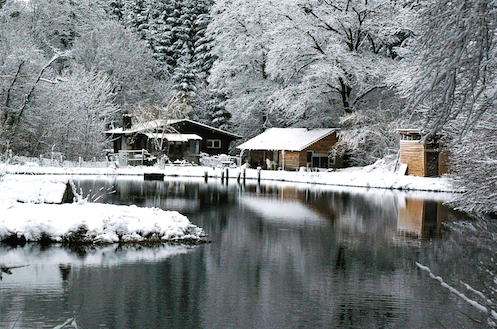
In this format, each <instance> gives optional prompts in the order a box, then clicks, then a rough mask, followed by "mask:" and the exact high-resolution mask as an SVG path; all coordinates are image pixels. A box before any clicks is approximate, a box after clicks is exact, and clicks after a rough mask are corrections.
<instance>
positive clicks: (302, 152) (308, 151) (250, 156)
mask: <svg viewBox="0 0 497 329" xmlns="http://www.w3.org/2000/svg"><path fill="white" fill-rule="evenodd" d="M338 131H339V129H337V128H320V129H307V128H270V129H268V130H266V131H265V132H263V133H262V134H260V135H258V136H255V137H254V138H252V139H250V140H248V141H246V142H245V143H243V144H241V145H239V146H237V148H238V149H240V150H241V152H242V157H243V159H244V160H245V162H247V163H248V164H249V165H250V166H251V167H254V168H255V167H259V166H260V167H261V168H263V169H277V168H281V169H283V170H298V169H299V168H301V167H306V168H324V169H330V168H340V167H342V165H343V160H342V158H341V157H338V156H337V155H335V152H333V146H334V145H335V144H336V143H337V141H338V135H337V133H338Z"/></svg>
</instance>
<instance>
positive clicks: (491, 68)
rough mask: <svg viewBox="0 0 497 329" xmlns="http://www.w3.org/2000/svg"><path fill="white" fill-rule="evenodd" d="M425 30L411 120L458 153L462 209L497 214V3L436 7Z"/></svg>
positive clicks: (408, 93)
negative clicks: (420, 121) (439, 135)
mask: <svg viewBox="0 0 497 329" xmlns="http://www.w3.org/2000/svg"><path fill="white" fill-rule="evenodd" d="M418 24H419V30H420V32H419V33H418V37H417V38H416V42H415V43H414V44H413V46H412V48H411V52H410V53H409V52H408V53H406V54H405V60H404V61H405V63H406V66H407V68H408V69H406V70H405V71H404V72H401V73H402V74H400V77H401V78H400V79H399V80H400V81H401V83H400V88H401V90H402V92H403V95H404V96H405V97H406V99H407V105H408V106H407V110H409V114H410V115H415V116H417V117H420V118H422V119H423V121H424V129H425V130H426V131H427V133H428V134H435V133H440V132H441V133H442V134H443V135H444V136H445V138H446V145H447V146H448V147H449V149H450V150H451V152H452V153H453V155H452V157H451V165H450V168H451V169H452V171H453V172H454V178H455V184H457V185H458V186H459V187H460V188H461V190H462V191H465V193H464V194H462V195H461V197H460V198H458V200H457V204H458V205H459V206H460V208H461V209H463V210H469V211H475V212H486V211H493V212H495V211H496V210H497V198H496V197H495V193H494V192H493V191H494V190H495V187H496V186H495V170H494V169H493V168H494V167H495V162H496V161H497V154H496V153H495V143H494V142H493V141H494V140H495V139H496V137H497V131H496V130H495V124H496V123H497V122H496V121H495V116H496V115H497V111H496V105H497V74H496V73H497V46H496V45H497V3H495V1H488V0H456V1H445V0H444V1H432V2H428V3H427V5H426V7H425V8H423V9H422V10H420V12H419V21H418Z"/></svg>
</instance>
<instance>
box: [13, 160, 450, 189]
mask: <svg viewBox="0 0 497 329" xmlns="http://www.w3.org/2000/svg"><path fill="white" fill-rule="evenodd" d="M226 172H227V173H228V175H227V176H228V178H229V180H231V181H233V179H234V180H240V181H241V180H243V177H245V179H251V180H258V179H259V178H260V180H261V181H282V182H295V183H306V184H320V185H334V186H351V187H364V188H380V189H396V190H412V191H431V192H452V193H457V192H458V191H457V190H456V189H455V188H454V187H453V186H452V184H451V180H450V178H448V177H446V176H442V177H415V176H405V175H398V174H396V173H392V172H388V171H386V170H383V169H382V168H374V167H371V166H370V167H364V168H346V169H338V170H336V171H331V172H324V171H321V172H315V171H279V170H260V171H258V170H257V169H251V168H246V169H245V168H241V167H237V168H217V167H203V166H191V165H190V166H166V167H165V168H163V169H160V168H157V167H126V168H113V167H107V168H83V167H78V168H56V167H38V166H29V165H9V166H6V168H5V173H6V174H11V175H14V174H15V175H68V176H71V175H91V176H94V175H96V176H143V175H144V174H150V173H159V174H164V176H165V177H206V176H207V177H208V178H215V179H220V178H222V177H226Z"/></svg>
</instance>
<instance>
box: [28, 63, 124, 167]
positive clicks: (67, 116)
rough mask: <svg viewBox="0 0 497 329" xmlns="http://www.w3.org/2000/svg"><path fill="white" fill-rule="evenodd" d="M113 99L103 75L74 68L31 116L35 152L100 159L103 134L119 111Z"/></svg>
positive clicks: (62, 78) (107, 81) (54, 86)
mask: <svg viewBox="0 0 497 329" xmlns="http://www.w3.org/2000/svg"><path fill="white" fill-rule="evenodd" d="M112 98H113V93H112V84H111V83H110V81H109V79H108V78H107V77H106V76H105V74H103V73H95V72H89V71H87V70H85V69H84V68H83V67H79V66H73V67H72V68H71V70H70V72H67V73H66V74H63V75H62V76H61V77H60V79H59V81H58V82H57V83H56V84H54V85H53V86H51V92H50V94H48V95H46V96H45V97H44V103H43V104H42V105H40V106H38V107H37V111H36V115H31V118H30V122H29V124H30V126H31V129H32V130H33V131H35V132H36V134H35V135H36V136H37V143H36V144H35V145H33V148H35V150H34V151H35V152H36V153H38V154H40V153H44V152H46V151H47V150H56V151H58V152H62V153H63V154H64V155H65V156H66V157H68V158H70V159H78V157H79V156H81V157H83V158H84V159H86V160H91V158H92V157H95V156H101V155H102V150H103V148H104V146H105V145H106V144H105V143H106V140H105V135H104V134H103V133H102V132H103V131H105V129H106V128H107V125H108V123H109V119H110V118H111V117H112V115H113V114H114V113H115V112H116V111H117V110H118V108H117V107H116V106H115V105H114V103H113V102H112Z"/></svg>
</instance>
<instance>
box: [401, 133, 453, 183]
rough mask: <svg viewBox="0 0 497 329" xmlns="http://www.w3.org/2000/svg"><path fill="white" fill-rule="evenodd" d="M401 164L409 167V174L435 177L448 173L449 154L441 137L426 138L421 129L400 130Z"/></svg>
mask: <svg viewBox="0 0 497 329" xmlns="http://www.w3.org/2000/svg"><path fill="white" fill-rule="evenodd" d="M397 131H398V132H399V134H400V163H401V164H406V165H407V174H408V175H413V176H421V177H435V176H440V175H442V174H445V173H448V172H449V168H448V152H447V150H445V149H444V148H443V145H442V144H443V141H442V138H441V137H440V136H432V137H429V138H424V137H425V136H423V134H422V132H421V130H420V129H398V130H397Z"/></svg>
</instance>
